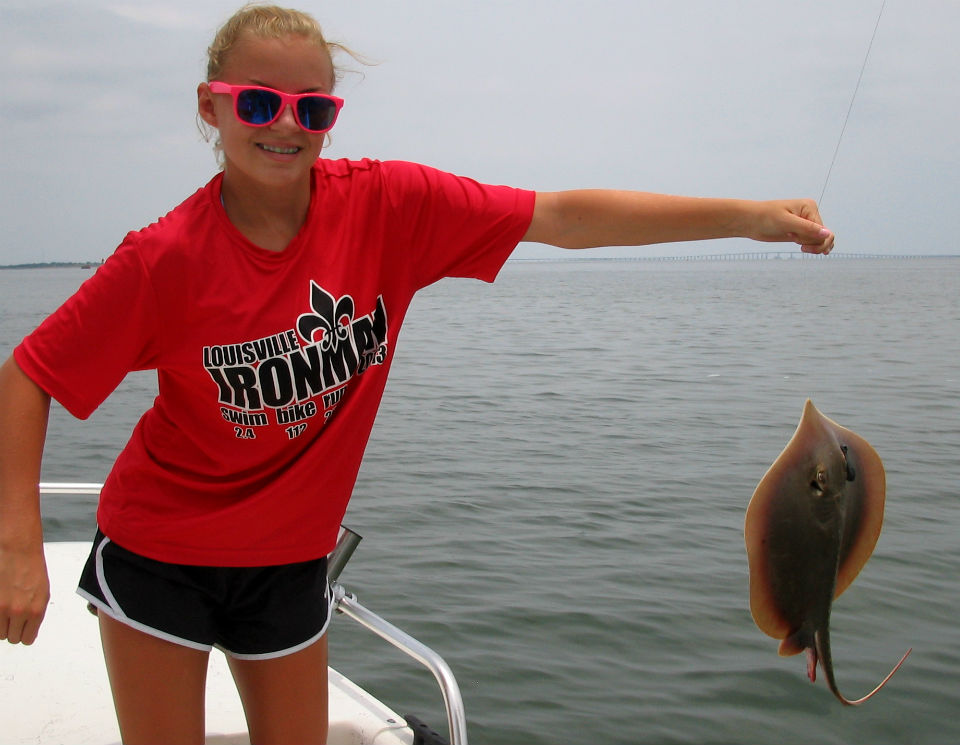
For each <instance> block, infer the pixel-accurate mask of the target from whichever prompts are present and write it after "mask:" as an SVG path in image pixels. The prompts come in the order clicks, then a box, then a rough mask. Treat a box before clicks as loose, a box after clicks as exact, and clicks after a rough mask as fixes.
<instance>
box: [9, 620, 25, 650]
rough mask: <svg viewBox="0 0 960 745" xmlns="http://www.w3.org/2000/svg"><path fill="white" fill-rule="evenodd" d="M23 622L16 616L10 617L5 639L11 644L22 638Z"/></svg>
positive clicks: (18, 641)
mask: <svg viewBox="0 0 960 745" xmlns="http://www.w3.org/2000/svg"><path fill="white" fill-rule="evenodd" d="M22 631H23V622H22V621H20V620H18V619H17V618H11V619H10V623H9V625H8V626H7V641H8V642H10V643H11V644H19V643H20V639H21V638H22V636H23V635H22Z"/></svg>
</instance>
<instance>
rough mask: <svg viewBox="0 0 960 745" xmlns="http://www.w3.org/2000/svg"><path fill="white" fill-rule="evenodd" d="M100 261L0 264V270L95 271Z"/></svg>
mask: <svg viewBox="0 0 960 745" xmlns="http://www.w3.org/2000/svg"><path fill="white" fill-rule="evenodd" d="M102 263H103V262H102V261H45V262H37V263H34V264H0V269H95V268H96V267H98V266H100V265H101V264H102Z"/></svg>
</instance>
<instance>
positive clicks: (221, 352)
mask: <svg viewBox="0 0 960 745" xmlns="http://www.w3.org/2000/svg"><path fill="white" fill-rule="evenodd" d="M220 183H221V176H220V175H217V176H216V177H214V178H213V180H211V181H210V183H209V184H207V186H205V187H204V188H203V189H200V190H199V191H198V192H197V193H195V194H194V195H193V196H191V197H190V198H189V199H187V200H186V201H185V202H183V203H182V204H181V205H180V206H178V207H177V208H176V209H174V210H173V211H172V212H171V213H169V214H168V215H166V216H165V217H163V218H161V219H160V220H159V221H157V222H156V223H154V224H153V225H150V226H149V227H147V228H145V229H143V230H141V231H138V232H135V233H130V234H129V235H128V236H127V237H126V239H125V240H124V242H123V243H122V244H121V245H120V247H119V248H118V249H117V251H116V252H115V253H114V254H113V256H111V257H110V258H109V259H108V260H107V261H106V262H105V263H104V264H103V265H102V266H101V267H100V268H99V269H98V271H97V272H96V274H95V275H94V276H93V277H91V278H90V279H89V280H87V282H85V283H84V284H83V285H82V286H81V287H80V289H79V290H78V291H77V293H76V294H75V295H74V296H73V297H71V298H70V299H69V300H67V301H66V302H65V303H64V305H63V306H62V307H61V308H60V309H59V310H57V311H56V312H55V313H54V314H53V315H51V316H50V317H49V318H48V319H47V320H46V321H45V322H44V323H43V324H42V325H41V326H40V327H39V328H38V329H37V330H36V331H34V332H33V333H32V334H31V335H30V336H28V337H27V338H26V339H24V341H23V343H22V344H21V345H20V346H19V347H17V349H16V350H15V351H14V354H15V357H16V360H17V363H18V364H19V365H20V367H21V368H22V369H23V370H24V371H25V372H26V374H27V375H29V376H30V377H31V378H32V379H33V380H34V381H36V383H37V384H38V385H40V386H41V387H42V388H43V389H44V390H46V391H47V392H48V393H49V394H50V395H51V396H52V397H53V398H55V399H56V400H57V401H59V402H60V403H61V404H62V405H63V406H64V407H65V408H66V409H68V410H69V411H70V412H71V413H72V414H74V415H75V416H77V417H79V418H86V417H88V416H89V415H90V414H91V413H92V412H93V410H94V409H96V407H97V406H99V405H100V403H101V402H102V401H103V400H104V399H105V398H106V397H107V396H108V395H109V394H110V392H111V391H113V390H114V389H115V388H116V386H117V385H118V384H119V383H120V381H121V380H122V379H123V377H124V376H125V375H126V373H127V372H128V371H130V370H143V369H156V370H157V374H158V381H159V395H158V396H157V398H156V400H155V401H154V404H153V407H152V408H151V409H149V410H148V411H147V412H146V414H144V415H143V417H142V418H141V419H140V421H139V423H138V424H137V426H136V428H135V430H134V432H133V435H132V436H131V439H130V442H129V443H128V444H127V446H126V447H125V448H124V450H123V451H122V452H121V453H120V455H119V457H118V458H117V461H116V463H115V465H114V467H113V470H112V471H111V473H110V475H109V476H108V478H107V479H106V481H105V483H104V487H103V491H102V493H101V497H100V505H99V509H98V511H97V520H98V523H99V525H100V527H101V529H102V530H103V532H104V533H105V534H106V535H108V536H109V537H110V538H111V539H112V540H114V541H116V542H117V543H118V544H120V545H122V546H124V547H126V548H128V549H130V550H132V551H135V552H137V553H140V554H143V555H145V556H149V557H151V558H155V559H160V560H163V561H169V562H176V563H182V564H203V565H219V566H259V565H269V564H281V563H289V562H295V561H305V560H308V559H312V558H317V557H319V556H322V555H324V554H326V553H328V552H329V551H330V550H331V549H332V548H333V546H334V543H335V541H336V536H337V531H338V529H339V526H340V522H341V520H342V518H343V514H344V512H345V511H346V508H347V502H348V500H349V498H350V493H351V491H352V489H353V485H354V482H355V480H356V476H357V472H358V470H359V468H360V461H361V457H362V455H363V450H364V447H365V446H366V443H367V439H368V437H369V434H370V430H371V428H372V427H373V422H374V418H375V416H376V411H377V407H378V405H379V402H380V397H381V395H382V393H383V388H384V385H385V383H386V377H387V372H388V369H389V366H390V362H391V360H392V357H393V350H394V347H395V345H396V341H397V334H398V332H399V329H400V324H401V322H402V320H403V317H404V314H405V313H406V310H407V307H408V305H409V303H410V300H411V299H412V297H413V294H414V293H415V292H416V291H417V290H418V289H420V288H422V287H425V286H427V285H429V284H431V283H432V282H434V281H436V280H438V279H440V278H442V277H448V276H458V277H476V278H479V279H483V280H486V281H492V280H493V278H494V277H495V276H496V274H497V272H498V271H499V269H500V267H501V266H502V265H503V262H504V261H506V259H507V257H508V256H509V254H510V252H511V251H512V250H513V248H514V247H515V246H516V244H517V243H518V242H519V241H520V239H521V238H522V237H523V235H524V233H525V232H526V229H527V228H528V227H529V224H530V220H531V217H532V214H533V203H534V194H533V192H529V191H522V190H517V189H512V188H509V187H504V186H485V185H481V184H478V183H476V182H474V181H471V180H469V179H464V178H459V177H456V176H452V175H450V174H446V173H443V172H440V171H436V170H434V169H431V168H427V167H424V166H418V165H414V164H410V163H401V162H383V163H381V162H377V161H369V160H363V161H346V160H340V161H328V160H319V161H318V162H317V163H316V165H315V167H314V169H313V182H312V196H311V203H310V211H309V214H308V216H307V219H306V222H305V223H304V225H303V227H302V228H301V230H300V232H299V234H298V235H297V236H296V237H295V238H294V239H293V241H292V242H291V243H290V245H289V246H288V247H287V249H286V250H285V251H283V252H279V253H276V252H270V251H266V250H263V249H261V248H259V247H257V246H255V245H254V244H252V243H250V242H249V241H248V240H246V239H245V238H244V237H243V235H241V233H240V232H239V231H238V230H237V229H236V228H235V227H234V226H233V225H232V224H231V223H230V221H229V220H228V218H227V216H226V213H225V212H224V210H223V207H222V205H221V202H220Z"/></svg>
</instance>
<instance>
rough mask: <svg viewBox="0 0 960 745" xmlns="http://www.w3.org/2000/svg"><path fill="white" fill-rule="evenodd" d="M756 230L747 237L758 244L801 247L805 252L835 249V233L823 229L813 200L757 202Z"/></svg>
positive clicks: (825, 251)
mask: <svg viewBox="0 0 960 745" xmlns="http://www.w3.org/2000/svg"><path fill="white" fill-rule="evenodd" d="M755 205H756V210H755V214H754V222H753V229H752V230H748V232H747V237H749V238H753V239H754V240H757V241H768V242H778V241H779V242H786V241H793V242H794V243H797V244H799V245H800V250H801V251H803V252H804V253H813V254H828V253H830V252H831V251H832V250H833V240H834V236H833V233H832V232H830V231H829V230H827V229H826V228H825V227H823V221H822V220H821V219H820V212H819V210H818V209H817V203H816V202H814V201H813V200H812V199H779V200H774V201H770V202H756V203H755Z"/></svg>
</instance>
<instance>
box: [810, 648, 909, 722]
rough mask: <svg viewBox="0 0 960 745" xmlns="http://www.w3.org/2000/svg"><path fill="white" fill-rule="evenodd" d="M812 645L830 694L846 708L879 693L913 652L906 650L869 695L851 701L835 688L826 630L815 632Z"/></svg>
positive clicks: (835, 683) (835, 682)
mask: <svg viewBox="0 0 960 745" xmlns="http://www.w3.org/2000/svg"><path fill="white" fill-rule="evenodd" d="M814 643H815V644H816V650H815V651H813V657H814V659H816V657H818V656H819V658H820V667H821V668H822V669H823V676H824V677H825V678H826V679H827V687H828V688H829V689H830V691H831V693H833V695H834V696H836V697H837V698H838V699H839V700H840V701H841V702H842V703H844V704H845V705H847V706H858V705H860V704H862V703H863V702H864V701H866V700H867V699H869V698H871V697H872V696H873V694H875V693H876V692H877V691H879V690H880V689H881V688H883V687H884V686H885V685H886V684H887V681H888V680H890V678H892V677H893V674H894V673H895V672H897V670H899V669H900V666H901V665H902V664H903V663H904V660H906V659H907V657H909V656H910V653H911V652H912V651H913V647H911V648H910V649H908V650H907V651H906V653H905V654H904V655H903V657H901V658H900V661H899V662H898V663H897V664H896V665H894V667H893V670H891V671H890V672H889V673H887V677H885V678H884V679H883V680H881V681H880V683H879V684H878V685H877V687H876V688H874V689H873V690H872V691H870V693H868V694H867V695H866V696H862V697H861V698H857V699H852V700H851V699H849V698H846V697H845V696H844V695H843V694H842V693H840V689H839V688H837V681H836V678H835V677H834V675H833V658H832V656H831V655H830V632H829V631H828V630H826V629H824V630H823V631H817V632H816V633H815V634H814ZM814 664H816V663H814ZM808 672H809V671H808ZM811 680H813V677H812V676H811Z"/></svg>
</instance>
